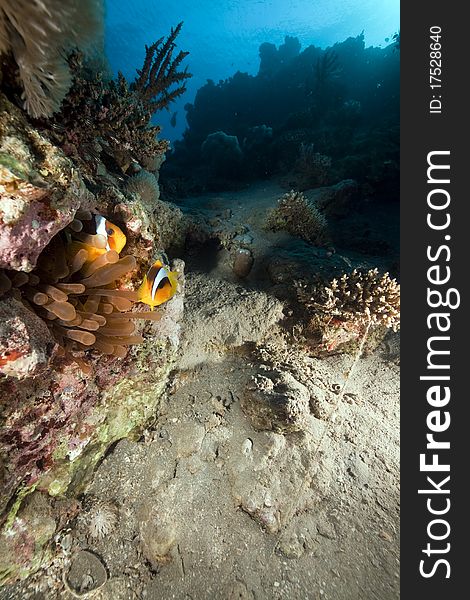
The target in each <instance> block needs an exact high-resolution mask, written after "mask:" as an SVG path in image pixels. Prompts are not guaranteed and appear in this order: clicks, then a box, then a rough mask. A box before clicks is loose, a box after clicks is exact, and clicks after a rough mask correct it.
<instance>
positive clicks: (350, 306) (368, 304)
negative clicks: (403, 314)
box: [296, 269, 400, 331]
mask: <svg viewBox="0 0 470 600" xmlns="http://www.w3.org/2000/svg"><path fill="white" fill-rule="evenodd" d="M296 287H297V295H298V298H299V300H300V302H301V303H302V304H304V305H305V306H306V307H307V308H309V309H312V310H313V311H319V312H322V313H326V314H328V315H330V316H335V317H338V318H340V319H341V320H345V321H352V322H355V323H357V324H369V323H370V324H373V325H383V326H385V327H387V328H388V329H392V330H393V331H398V329H399V328H400V285H399V284H398V283H397V282H396V280H395V279H392V278H391V277H390V276H389V274H388V273H385V274H384V275H380V274H379V271H378V269H370V270H369V271H367V272H365V273H362V272H360V271H357V270H356V269H354V271H353V272H352V273H349V274H346V273H345V274H343V275H342V276H341V277H340V278H339V279H333V281H331V282H330V285H329V286H327V287H324V286H313V287H312V286H309V285H306V284H302V283H301V282H296Z"/></svg>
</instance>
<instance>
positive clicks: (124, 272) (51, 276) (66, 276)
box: [0, 219, 161, 358]
mask: <svg viewBox="0 0 470 600" xmlns="http://www.w3.org/2000/svg"><path fill="white" fill-rule="evenodd" d="M79 222H80V221H79V219H76V220H75V221H74V222H73V223H72V225H71V228H70V231H73V232H74V236H76V235H77V232H76V230H77V229H79V230H80V232H81V229H82V227H80V225H79V224H78V223H79ZM68 233H69V232H67V231H65V232H61V233H59V234H57V235H56V236H55V237H54V238H53V239H52V240H51V242H50V243H49V245H48V246H47V247H46V248H45V250H44V251H43V252H42V254H41V255H40V257H39V259H38V262H37V265H36V268H35V269H34V270H33V271H32V272H31V273H23V272H17V271H0V296H2V295H5V294H9V295H12V296H14V297H15V298H17V299H18V300H21V301H22V302H23V303H24V304H25V305H26V306H27V307H28V308H30V309H31V310H32V311H34V312H35V313H36V314H37V315H38V316H39V317H41V318H42V319H43V320H44V321H45V322H46V324H47V326H48V327H49V329H50V330H51V333H52V335H53V337H54V339H55V340H56V341H57V342H58V344H59V345H60V346H61V347H62V348H63V349H64V350H65V351H77V350H89V349H92V350H96V351H98V352H100V353H101V354H106V355H112V356H117V357H119V358H123V357H124V356H126V354H127V350H128V346H130V345H133V344H140V343H141V342H143V337H142V335H140V334H139V333H138V332H137V331H136V329H137V327H136V321H137V320H139V319H144V320H153V321H155V320H159V319H160V316H161V314H160V313H159V312H154V311H140V312H137V311H135V310H133V309H134V307H135V305H136V304H137V303H138V294H137V292H136V291H133V290H129V289H127V290H126V289H120V288H121V285H122V283H121V282H122V281H123V280H125V279H127V280H128V281H129V280H130V279H131V277H132V274H133V273H134V272H135V271H136V269H137V261H136V259H135V258H134V257H133V256H123V257H122V258H120V257H119V254H118V253H117V252H115V251H114V250H108V251H106V250H105V243H104V244H103V239H102V236H99V235H87V234H84V236H80V237H81V238H82V241H83V242H84V243H82V244H76V245H74V244H73V242H70V236H69V235H68ZM97 249H98V250H101V253H100V254H98V255H96V250H97Z"/></svg>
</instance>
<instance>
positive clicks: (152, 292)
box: [137, 259, 178, 309]
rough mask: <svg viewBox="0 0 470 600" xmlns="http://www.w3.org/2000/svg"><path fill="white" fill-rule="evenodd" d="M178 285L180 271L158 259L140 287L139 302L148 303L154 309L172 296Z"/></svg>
mask: <svg viewBox="0 0 470 600" xmlns="http://www.w3.org/2000/svg"><path fill="white" fill-rule="evenodd" d="M177 287H178V272H177V271H170V270H169V267H167V266H165V265H164V264H163V262H162V261H161V260H160V259H158V260H156V261H155V262H154V263H153V265H152V266H151V267H150V269H149V270H148V272H147V274H146V275H145V277H144V280H143V282H142V285H141V286H140V288H139V289H138V292H137V293H138V297H139V302H143V303H144V304H148V306H150V307H151V308H152V309H153V308H154V307H155V306H159V305H160V304H163V303H164V302H166V301H167V300H170V298H172V297H173V296H174V295H175V293H176V290H177Z"/></svg>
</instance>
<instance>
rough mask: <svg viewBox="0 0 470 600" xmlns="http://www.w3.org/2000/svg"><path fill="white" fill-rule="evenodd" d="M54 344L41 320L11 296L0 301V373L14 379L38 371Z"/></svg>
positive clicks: (45, 363)
mask: <svg viewBox="0 0 470 600" xmlns="http://www.w3.org/2000/svg"><path fill="white" fill-rule="evenodd" d="M54 346H55V341H54V340H53V339H52V336H51V334H50V331H49V329H48V327H47V325H46V324H45V322H44V321H43V320H42V319H40V318H39V317H38V316H36V315H35V313H33V312H32V311H30V310H28V309H27V308H26V307H25V306H24V304H23V303H22V302H19V301H18V300H16V299H15V298H5V299H3V300H2V301H1V302H0V375H8V376H11V377H16V378H18V379H24V378H25V377H32V376H33V375H38V374H39V373H41V372H42V371H43V370H44V369H45V368H46V367H47V365H48V364H49V359H50V357H51V356H52V352H53V349H54Z"/></svg>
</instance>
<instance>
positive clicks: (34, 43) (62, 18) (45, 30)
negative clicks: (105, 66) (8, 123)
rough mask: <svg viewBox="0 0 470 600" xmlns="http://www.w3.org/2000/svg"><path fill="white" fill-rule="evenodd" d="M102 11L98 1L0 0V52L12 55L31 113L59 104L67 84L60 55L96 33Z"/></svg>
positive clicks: (49, 112) (50, 111) (48, 110)
mask: <svg viewBox="0 0 470 600" xmlns="http://www.w3.org/2000/svg"><path fill="white" fill-rule="evenodd" d="M102 13H103V3H102V0H81V1H79V0H69V1H68V2H63V1H62V0H0V54H5V53H7V52H11V53H12V55H13V57H14V59H15V61H16V64H17V65H18V70H19V78H20V80H21V84H22V86H23V100H24V108H25V109H26V110H27V112H28V114H30V115H31V116H32V117H36V118H39V117H50V116H51V115H52V114H53V113H54V112H56V111H57V110H58V109H59V108H60V105H61V103H62V100H63V99H64V97H65V95H66V94H67V92H68V90H69V87H70V84H71V75H70V71H69V67H68V64H67V61H66V59H65V56H64V53H65V52H66V51H67V50H68V49H70V48H71V47H72V46H83V44H88V43H90V42H91V41H92V40H93V39H94V38H95V36H97V35H98V34H99V28H100V25H101V23H102Z"/></svg>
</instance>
